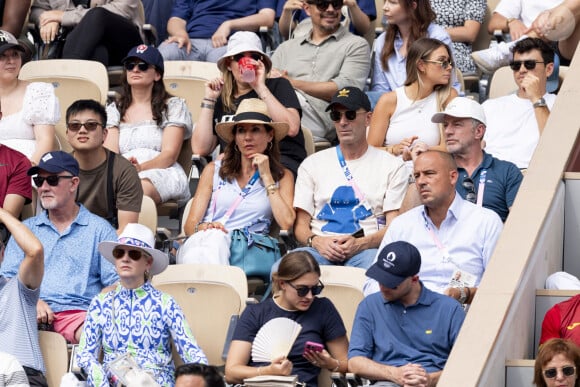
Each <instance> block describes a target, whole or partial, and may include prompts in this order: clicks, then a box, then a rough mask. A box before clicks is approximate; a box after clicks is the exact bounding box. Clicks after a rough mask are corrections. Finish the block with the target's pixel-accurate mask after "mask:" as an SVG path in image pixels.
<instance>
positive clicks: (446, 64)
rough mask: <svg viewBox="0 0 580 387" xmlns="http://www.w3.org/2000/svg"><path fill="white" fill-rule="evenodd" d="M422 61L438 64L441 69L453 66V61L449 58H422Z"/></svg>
mask: <svg viewBox="0 0 580 387" xmlns="http://www.w3.org/2000/svg"><path fill="white" fill-rule="evenodd" d="M423 62H427V63H435V64H438V65H439V66H441V68H442V69H443V70H447V69H448V68H449V66H451V68H453V67H455V63H454V62H453V61H450V60H430V59H423Z"/></svg>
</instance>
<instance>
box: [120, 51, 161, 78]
mask: <svg viewBox="0 0 580 387" xmlns="http://www.w3.org/2000/svg"><path fill="white" fill-rule="evenodd" d="M131 58H138V59H141V60H142V61H143V62H145V63H147V64H150V65H153V66H155V68H156V69H157V71H159V73H160V74H161V75H163V72H164V71H165V67H164V65H163V57H162V56H161V53H160V52H159V50H158V49H156V48H155V47H153V46H148V45H146V44H140V45H138V46H136V47H133V48H132V49H131V51H129V53H128V54H127V56H126V57H125V58H124V59H123V60H122V62H123V63H125V62H126V61H128V60H129V59H131Z"/></svg>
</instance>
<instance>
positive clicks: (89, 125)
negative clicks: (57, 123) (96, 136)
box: [66, 121, 103, 132]
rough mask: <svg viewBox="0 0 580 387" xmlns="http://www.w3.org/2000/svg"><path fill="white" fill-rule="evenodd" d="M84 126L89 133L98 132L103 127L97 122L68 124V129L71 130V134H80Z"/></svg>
mask: <svg viewBox="0 0 580 387" xmlns="http://www.w3.org/2000/svg"><path fill="white" fill-rule="evenodd" d="M83 126H84V127H85V129H86V130H88V131H89V132H92V131H93V130H96V129H97V128H98V127H99V126H103V124H101V123H100V122H96V121H89V122H69V123H68V124H66V128H67V129H68V130H70V131H71V132H78V131H79V130H81V128H82V127H83Z"/></svg>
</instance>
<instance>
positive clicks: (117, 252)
mask: <svg viewBox="0 0 580 387" xmlns="http://www.w3.org/2000/svg"><path fill="white" fill-rule="evenodd" d="M125 254H127V255H129V258H131V259H132V260H133V261H138V260H140V259H141V257H142V256H144V255H145V253H143V252H142V251H141V250H125V249H119V248H115V249H113V257H115V259H121V258H123V257H124V256H125Z"/></svg>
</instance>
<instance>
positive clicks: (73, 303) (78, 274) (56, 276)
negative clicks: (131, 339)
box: [0, 151, 118, 343]
mask: <svg viewBox="0 0 580 387" xmlns="http://www.w3.org/2000/svg"><path fill="white" fill-rule="evenodd" d="M28 175H30V176H33V178H32V179H33V180H34V184H35V185H36V187H37V190H38V198H39V200H40V202H41V204H42V207H43V208H44V209H45V211H42V212H41V213H40V214H38V215H36V216H35V217H32V218H28V219H26V220H25V221H24V222H23V223H24V225H26V226H27V227H28V228H29V229H30V230H31V231H32V233H33V234H34V235H35V236H36V237H37V238H38V239H39V240H40V242H41V243H42V246H43V248H44V252H45V271H44V279H43V280H42V285H41V287H40V300H39V301H38V303H37V307H36V309H37V319H38V322H39V323H44V324H52V325H53V328H54V330H55V331H56V332H58V333H60V334H62V335H63V336H64V337H65V339H67V340H68V341H69V342H71V343H78V340H79V338H80V334H81V332H82V329H81V328H82V325H83V323H84V320H85V314H86V310H87V309H88V307H89V304H90V302H91V300H92V299H93V297H94V296H96V295H97V294H98V293H99V292H100V291H101V290H102V289H103V288H105V287H107V286H109V285H112V284H113V283H115V282H116V281H117V280H118V276H117V274H116V273H115V268H114V266H113V265H112V264H111V263H110V262H109V261H107V260H106V259H105V258H103V257H102V256H101V254H100V253H99V251H98V249H97V247H98V244H99V242H101V241H104V240H115V239H116V238H117V234H116V233H115V229H114V228H113V227H112V226H111V225H110V224H109V223H108V222H107V221H106V220H105V219H103V218H101V217H99V216H97V215H94V214H92V213H90V212H89V211H88V210H87V209H86V208H85V207H84V206H83V205H81V204H77V203H76V201H75V198H76V194H77V189H78V185H79V177H78V175H79V164H78V163H77V161H76V160H75V159H74V157H72V156H71V155H70V154H68V153H66V152H62V151H57V152H48V153H45V154H44V155H43V156H42V157H41V159H40V162H39V163H38V166H34V167H32V168H30V169H29V170H28ZM24 257H25V253H24V251H23V250H22V248H21V247H20V246H18V244H17V243H16V241H15V240H14V238H12V239H10V241H9V242H8V245H7V246H6V254H5V258H4V262H3V263H2V267H1V269H0V275H2V276H4V277H6V278H12V277H14V276H16V275H17V274H18V268H19V266H20V264H21V263H22V261H23V259H24Z"/></svg>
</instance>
